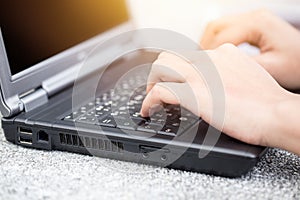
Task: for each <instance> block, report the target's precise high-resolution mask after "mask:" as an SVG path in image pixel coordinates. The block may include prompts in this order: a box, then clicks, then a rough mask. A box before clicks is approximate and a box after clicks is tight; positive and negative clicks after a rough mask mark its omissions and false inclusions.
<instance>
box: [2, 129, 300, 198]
mask: <svg viewBox="0 0 300 200" xmlns="http://www.w3.org/2000/svg"><path fill="white" fill-rule="evenodd" d="M133 198H138V199H280V200H281V199H300V158H299V157H298V156H295V155H293V154H290V153H288V152H286V151H282V150H278V149H270V150H269V152H268V153H267V154H266V156H265V157H263V159H262V160H261V161H260V162H259V163H258V164H257V166H256V167H255V168H254V169H253V170H252V171H251V172H249V173H248V174H247V175H246V176H244V177H241V178H237V179H229V178H222V177H216V176H210V175H205V174H200V173H190V172H184V171H179V170H169V169H164V168H159V167H152V166H146V165H139V164H135V163H127V162H121V161H115V160H109V159H103V158H96V157H91V156H84V155H78V154H72V153H66V152H58V151H54V152H47V151H40V150H33V149H28V148H23V147H18V146H16V145H13V144H11V143H9V142H7V141H6V140H5V138H4V135H3V133H2V132H0V199H1V200H2V199H3V200H10V199H133Z"/></svg>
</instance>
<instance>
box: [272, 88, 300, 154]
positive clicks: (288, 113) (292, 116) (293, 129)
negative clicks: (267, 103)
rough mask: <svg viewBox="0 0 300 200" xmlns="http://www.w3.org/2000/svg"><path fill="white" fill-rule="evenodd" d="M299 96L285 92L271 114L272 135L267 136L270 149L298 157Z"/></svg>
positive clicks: (299, 146)
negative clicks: (288, 152) (284, 151)
mask: <svg viewBox="0 0 300 200" xmlns="http://www.w3.org/2000/svg"><path fill="white" fill-rule="evenodd" d="M299 122H300V95H297V94H293V93H290V92H286V94H285V95H284V98H283V99H282V100H281V101H279V102H278V103H277V104H276V105H275V107H274V112H273V123H272V124H273V125H274V129H273V133H272V132H271V133H270V134H269V135H268V136H269V137H270V142H271V143H272V144H268V145H269V146H272V147H277V148H281V149H285V150H288V151H291V152H293V153H296V154H298V155H300V123H299Z"/></svg>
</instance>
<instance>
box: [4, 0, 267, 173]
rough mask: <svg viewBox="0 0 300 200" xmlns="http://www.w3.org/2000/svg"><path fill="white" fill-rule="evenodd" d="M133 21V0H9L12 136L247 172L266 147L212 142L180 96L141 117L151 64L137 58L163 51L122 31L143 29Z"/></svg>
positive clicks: (7, 75) (194, 167)
mask: <svg viewBox="0 0 300 200" xmlns="http://www.w3.org/2000/svg"><path fill="white" fill-rule="evenodd" d="M132 24H133V23H132V21H131V19H130V16H129V14H128V12H127V8H126V2H125V1H123V0H114V1H93V0H88V1H86V0H77V1H72V2H71V1H67V0H51V1H49V0H47V1H36V0H27V1H24V2H22V1H2V2H1V3H0V28H1V35H0V86H1V93H0V94H1V96H0V101H1V103H0V109H1V113H2V116H3V118H2V128H3V130H4V133H5V137H6V139H7V140H8V141H10V142H12V143H14V144H17V145H21V146H24V147H29V148H36V149H42V150H61V151H69V152H75V153H81V154H87V155H94V156H99V157H105V158H111V159H117V160H122V161H129V162H137V163H142V164H151V165H157V166H162V167H168V168H174V169H180V170H187V171H195V172H203V173H210V174H216V175H221V176H229V177H237V176H241V175H242V174H245V173H247V172H248V171H249V170H250V169H251V168H252V167H253V166H254V165H255V164H256V163H257V161H258V160H259V159H260V157H261V156H262V155H263V154H264V153H265V151H266V148H265V147H260V146H254V145H249V144H245V143H243V142H240V141H238V140H235V139H233V138H230V137H228V136H226V135H224V134H220V136H219V137H218V138H217V140H216V141H215V143H214V144H213V145H211V146H209V145H207V144H206V143H204V140H205V138H206V136H207V132H208V130H210V132H215V133H217V132H218V131H217V130H216V129H214V128H213V127H210V126H209V125H208V124H207V123H205V122H204V121H202V120H201V119H200V118H199V117H197V116H195V115H193V114H192V113H191V112H189V111H188V110H186V109H184V108H182V107H180V106H179V105H164V107H163V108H162V109H161V110H159V111H157V112H156V113H154V114H153V115H151V117H149V118H143V117H141V115H140V114H139V110H140V108H141V104H142V102H143V99H144V97H145V95H146V92H145V87H146V82H147V73H144V72H145V71H147V70H138V69H137V68H136V66H144V65H145V64H146V67H148V69H150V67H151V63H152V62H153V61H154V60H155V59H156V58H157V55H158V52H157V51H151V50H149V49H142V48H138V47H139V46H140V44H137V41H139V40H136V38H135V37H133V36H132V35H131V37H125V38H126V39H125V38H122V37H118V35H120V34H125V35H126V33H128V32H130V31H132V30H134V26H133V25H132ZM111 38H114V39H111ZM107 41H109V42H107ZM95 49H96V51H95ZM126 49H127V50H128V49H136V50H135V51H130V52H126V53H124V52H125V50H126ZM91 52H92V53H91ZM116 55H122V56H119V57H117V58H116ZM87 57H88V58H91V57H92V59H90V60H88V61H87ZM113 58H116V59H113ZM91 60H92V61H91ZM91 63H92V64H91ZM81 69H86V70H84V73H80V72H81ZM129 72H130V73H129ZM100 75H101V76H100ZM95 83H96V84H95ZM91 91H93V94H94V95H90V93H91ZM199 152H206V154H205V156H203V157H201V156H199Z"/></svg>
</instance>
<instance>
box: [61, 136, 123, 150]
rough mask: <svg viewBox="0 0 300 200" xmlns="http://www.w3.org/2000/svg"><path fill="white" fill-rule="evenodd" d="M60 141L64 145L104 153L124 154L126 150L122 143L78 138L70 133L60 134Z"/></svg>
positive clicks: (85, 137)
mask: <svg viewBox="0 0 300 200" xmlns="http://www.w3.org/2000/svg"><path fill="white" fill-rule="evenodd" d="M59 141H60V144H62V145H70V146H76V147H85V148H90V149H97V150H103V151H111V152H118V153H122V152H123V150H124V145H123V143H122V142H117V141H112V140H106V139H100V138H93V137H87V136H78V135H73V134H68V133H59Z"/></svg>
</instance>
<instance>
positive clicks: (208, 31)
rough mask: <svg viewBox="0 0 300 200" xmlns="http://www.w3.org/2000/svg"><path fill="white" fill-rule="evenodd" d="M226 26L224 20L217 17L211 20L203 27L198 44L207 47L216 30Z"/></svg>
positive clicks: (218, 30) (216, 32)
mask: <svg viewBox="0 0 300 200" xmlns="http://www.w3.org/2000/svg"><path fill="white" fill-rule="evenodd" d="M226 27H227V23H226V22H225V20H222V19H218V20H214V21H211V22H210V23H208V25H207V26H206V28H205V31H204V33H203V35H202V38H201V41H200V45H201V47H202V48H203V49H209V47H210V44H211V41H212V40H213V39H214V38H215V37H216V35H217V34H218V32H220V31H221V30H222V29H224V28H226Z"/></svg>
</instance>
